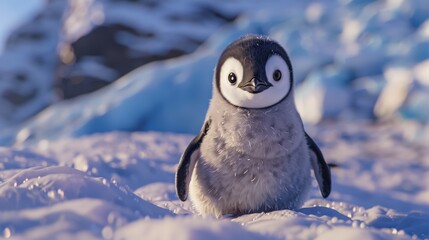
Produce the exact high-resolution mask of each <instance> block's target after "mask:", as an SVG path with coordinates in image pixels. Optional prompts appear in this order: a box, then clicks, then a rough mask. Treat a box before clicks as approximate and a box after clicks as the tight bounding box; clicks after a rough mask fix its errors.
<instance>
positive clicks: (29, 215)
mask: <svg viewBox="0 0 429 240" xmlns="http://www.w3.org/2000/svg"><path fill="white" fill-rule="evenodd" d="M415 127H416V125H414V124H403V125H382V126H379V127H367V126H366V125H359V124H358V125H352V124H344V125H336V124H335V125H325V126H322V127H321V128H318V130H316V129H310V130H311V131H310V132H311V134H312V135H313V136H315V139H316V140H317V141H318V142H319V143H320V145H321V146H322V149H323V150H324V152H325V155H326V158H327V160H328V162H331V163H336V164H337V165H338V166H339V167H337V168H334V169H333V170H332V176H333V192H332V194H331V196H330V197H329V198H328V199H326V200H323V199H322V198H321V197H320V194H319V192H318V189H317V184H316V182H315V181H314V186H313V189H312V191H311V193H310V196H309V197H310V198H309V200H308V201H306V203H305V205H304V206H303V207H302V208H301V209H299V210H297V211H290V210H283V211H276V212H272V213H260V214H250V215H244V216H241V217H237V218H233V219H228V218H225V219H223V220H214V219H204V220H203V219H200V217H198V216H196V215H192V213H193V210H192V207H191V205H190V204H189V202H186V203H185V204H183V203H181V202H180V201H179V200H178V199H177V197H176V195H175V192H174V171H175V167H176V164H177V162H178V158H179V156H180V154H181V152H182V151H183V149H184V148H185V147H186V145H187V143H188V141H190V139H191V136H188V135H175V134H160V133H120V132H116V133H105V134H98V135H93V136H89V137H84V138H78V139H68V140H67V139H64V140H60V141H54V142H50V141H43V142H40V143H39V144H37V145H34V146H31V147H26V148H20V149H17V148H12V149H1V151H0V182H1V183H0V199H1V200H0V201H1V204H0V206H1V207H0V216H1V217H0V230H1V231H2V233H3V237H6V238H8V237H10V236H12V237H13V239H60V238H61V239H76V238H86V239H88V238H105V239H135V238H139V237H142V236H144V238H145V239H173V238H174V239H220V238H222V239H238V238H240V239H285V238H286V239H338V238H341V239H367V240H370V239H411V238H413V239H417V238H428V237H429V214H428V213H429V197H428V196H429V195H428V194H429V179H428V178H427V174H426V173H427V172H428V171H429V165H428V162H429V159H428V156H429V146H428V145H427V144H426V145H415V144H413V145H411V144H410V142H409V139H408V135H407V133H408V132H409V131H410V130H412V129H415ZM338 129H341V131H339V130H338Z"/></svg>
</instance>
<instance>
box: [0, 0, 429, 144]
mask: <svg viewBox="0 0 429 240" xmlns="http://www.w3.org/2000/svg"><path fill="white" fill-rule="evenodd" d="M246 34H264V35H268V36H270V37H272V38H273V39H275V40H277V41H278V42H279V43H280V44H281V45H283V46H284V47H285V49H286V50H287V51H288V53H289V54H290V57H291V59H292V65H293V67H294V75H295V92H296V94H295V95H296V103H297V106H298V108H299V111H300V113H301V116H302V118H303V120H304V121H305V123H306V124H308V125H310V124H318V123H325V122H327V123H329V122H337V121H341V122H346V123H350V122H351V123H353V122H356V123H362V122H363V123H367V124H379V123H380V122H382V123H384V122H395V123H397V122H399V123H402V122H407V123H409V122H411V123H412V126H413V128H412V129H414V130H413V131H414V132H415V134H413V135H412V138H419V139H426V140H427V139H429V137H428V136H429V127H428V126H427V124H426V123H427V122H428V121H429V107H428V106H429V4H428V2H427V0H338V1H327V0H326V1H299V2H298V1H292V0H289V1H285V0H282V1H280V0H278V1H276V0H268V1H266V2H264V4H260V3H259V1H244V0H243V1H240V0H235V1H226V0H224V1H223V0H221V1H216V2H215V1H209V0H181V1H174V0H164V1H156V0H68V1H66V0H64V1H62V0H2V1H0V144H1V145H13V144H15V145H19V144H21V143H27V142H40V141H43V140H54V139H58V138H62V137H76V136H82V135H86V134H92V133H98V132H107V131H167V132H178V133H196V132H198V130H199V129H200V128H201V125H202V122H203V119H204V115H205V113H206V110H207V106H208V104H209V100H210V97H211V84H212V75H213V69H214V67H215V64H216V61H217V58H218V57H219V55H220V53H221V52H222V50H223V49H224V48H225V47H226V46H227V45H228V44H229V43H230V42H232V41H234V40H235V39H237V38H238V37H240V36H243V35H246ZM421 136H426V137H423V138H422V137H421Z"/></svg>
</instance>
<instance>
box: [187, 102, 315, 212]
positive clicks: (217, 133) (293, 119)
mask: <svg viewBox="0 0 429 240" xmlns="http://www.w3.org/2000/svg"><path fill="white" fill-rule="evenodd" d="M215 95H216V96H214V99H213V101H212V102H211V105H210V108H209V111H208V116H209V117H210V118H211V120H212V123H211V126H210V129H209V131H208V132H207V135H206V137H205V138H204V140H203V142H202V144H201V157H200V159H199V161H198V162H197V164H196V167H195V170H194V173H193V176H192V179H191V183H190V190H189V193H190V197H191V200H192V202H193V204H194V207H195V209H196V210H197V211H198V212H199V213H200V214H201V215H203V216H207V215H212V216H215V217H221V216H223V215H225V214H233V215H241V214H246V213H252V212H268V211H273V210H279V209H295V208H298V207H300V206H301V205H302V202H303V201H304V199H305V197H306V195H307V193H308V190H309V188H310V185H311V179H310V176H311V175H310V169H311V168H310V161H309V149H308V146H307V144H306V140H305V137H304V131H303V128H302V123H301V119H300V118H299V115H298V114H297V113H296V110H295V108H294V107H291V104H293V100H286V101H283V102H281V103H279V104H277V105H275V106H272V107H270V108H266V109H244V108H238V107H235V106H232V105H230V104H228V103H225V102H224V101H219V99H216V98H219V97H220V96H219V95H217V94H215ZM292 99H293V97H292ZM214 111H215V113H214ZM211 113H214V114H211Z"/></svg>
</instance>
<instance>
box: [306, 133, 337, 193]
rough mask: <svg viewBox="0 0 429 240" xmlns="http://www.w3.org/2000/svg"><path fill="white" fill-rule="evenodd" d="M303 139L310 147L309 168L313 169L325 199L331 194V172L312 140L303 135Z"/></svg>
mask: <svg viewBox="0 0 429 240" xmlns="http://www.w3.org/2000/svg"><path fill="white" fill-rule="evenodd" d="M305 139H306V140H307V144H308V146H309V147H310V150H311V152H310V159H311V166H312V167H313V171H314V175H315V176H316V180H317V183H318V184H319V189H320V193H321V194H322V196H323V197H324V198H327V197H328V196H329V194H330V193H331V171H330V170H329V166H328V164H326V162H325V158H324V157H323V154H322V151H320V149H319V147H318V146H317V144H316V143H315V142H314V141H313V139H312V138H311V137H310V136H309V135H308V134H307V133H305Z"/></svg>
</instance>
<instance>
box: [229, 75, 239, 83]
mask: <svg viewBox="0 0 429 240" xmlns="http://www.w3.org/2000/svg"><path fill="white" fill-rule="evenodd" d="M228 81H229V82H230V83H231V84H235V83H236V82H237V76H236V75H235V73H230V74H229V75H228Z"/></svg>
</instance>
